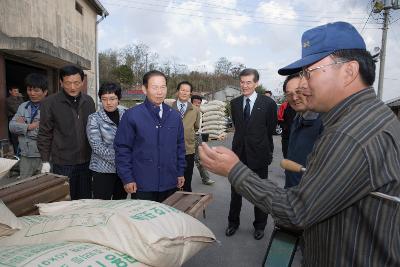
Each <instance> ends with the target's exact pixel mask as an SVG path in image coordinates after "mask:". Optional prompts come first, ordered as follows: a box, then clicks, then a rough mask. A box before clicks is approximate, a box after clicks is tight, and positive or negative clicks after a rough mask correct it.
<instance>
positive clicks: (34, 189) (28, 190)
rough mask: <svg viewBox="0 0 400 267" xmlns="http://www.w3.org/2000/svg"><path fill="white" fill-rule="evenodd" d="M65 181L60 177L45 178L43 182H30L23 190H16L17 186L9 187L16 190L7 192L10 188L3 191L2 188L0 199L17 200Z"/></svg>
mask: <svg viewBox="0 0 400 267" xmlns="http://www.w3.org/2000/svg"><path fill="white" fill-rule="evenodd" d="M46 178H47V177H46ZM65 182H66V181H65V180H63V179H58V178H57V179H52V180H44V181H41V183H37V184H36V183H35V184H33V185H32V184H31V183H30V185H31V186H30V187H28V188H24V189H21V190H19V191H17V192H15V190H14V189H15V188H7V189H12V191H14V192H11V193H9V192H7V191H9V190H7V189H6V190H4V192H2V191H1V190H0V192H1V193H0V199H2V200H3V202H11V201H13V200H16V199H20V198H24V197H26V196H30V195H33V194H35V193H36V192H40V191H43V190H45V189H46V188H50V187H54V186H56V185H60V184H64V183H65Z"/></svg>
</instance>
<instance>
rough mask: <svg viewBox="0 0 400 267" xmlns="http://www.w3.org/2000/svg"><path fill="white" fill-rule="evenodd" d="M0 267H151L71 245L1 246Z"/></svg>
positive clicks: (97, 248) (116, 254) (100, 249)
mask: <svg viewBox="0 0 400 267" xmlns="http://www.w3.org/2000/svg"><path fill="white" fill-rule="evenodd" d="M0 266H9V267H11V266H12V267H22V266H27V267H31V266H38V267H42V266H50V267H59V266H82V267H87V266H103V267H111V266H112V267H116V266H119V267H150V266H149V265H146V264H143V263H140V262H139V261H137V260H136V259H134V258H132V257H131V256H129V255H126V254H124V253H121V252H118V251H116V250H113V249H111V248H107V247H103V246H100V245H97V244H89V243H74V242H60V243H44V244H38V245H17V246H5V247H0Z"/></svg>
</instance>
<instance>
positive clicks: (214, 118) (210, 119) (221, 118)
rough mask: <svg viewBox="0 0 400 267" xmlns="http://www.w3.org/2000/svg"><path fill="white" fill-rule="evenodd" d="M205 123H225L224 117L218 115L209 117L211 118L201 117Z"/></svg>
mask: <svg viewBox="0 0 400 267" xmlns="http://www.w3.org/2000/svg"><path fill="white" fill-rule="evenodd" d="M206 121H223V122H225V117H224V116H220V115H211V116H208V117H205V118H204V117H203V122H206Z"/></svg>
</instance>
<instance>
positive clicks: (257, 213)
mask: <svg viewBox="0 0 400 267" xmlns="http://www.w3.org/2000/svg"><path fill="white" fill-rule="evenodd" d="M252 171H253V172H255V173H257V174H258V176H260V179H268V166H266V167H265V168H262V169H255V170H252ZM241 209H242V196H241V195H240V194H238V193H237V192H236V191H235V189H234V188H233V186H231V204H230V208H229V216H228V222H229V226H231V227H236V228H237V227H239V225H240V210H241ZM267 219H268V214H267V213H265V212H263V211H262V210H261V209H259V208H257V207H256V206H254V222H253V226H254V229H257V230H264V229H265V226H266V225H267Z"/></svg>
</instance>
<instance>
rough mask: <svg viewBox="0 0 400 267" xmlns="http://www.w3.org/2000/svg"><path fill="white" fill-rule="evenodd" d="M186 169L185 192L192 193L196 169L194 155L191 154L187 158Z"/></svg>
mask: <svg viewBox="0 0 400 267" xmlns="http://www.w3.org/2000/svg"><path fill="white" fill-rule="evenodd" d="M185 160H186V167H185V173H184V174H183V176H185V183H184V184H183V191H186V192H192V176H193V168H194V154H189V155H186V156H185Z"/></svg>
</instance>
